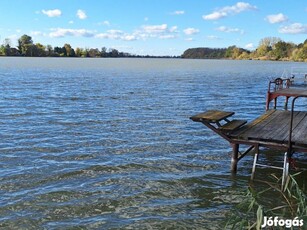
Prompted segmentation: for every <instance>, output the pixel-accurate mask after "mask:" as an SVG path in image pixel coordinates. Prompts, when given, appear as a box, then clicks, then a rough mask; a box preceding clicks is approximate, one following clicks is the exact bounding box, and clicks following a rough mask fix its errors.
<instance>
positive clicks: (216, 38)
mask: <svg viewBox="0 0 307 230" xmlns="http://www.w3.org/2000/svg"><path fill="white" fill-rule="evenodd" d="M207 39H209V40H218V39H220V38H219V37H218V36H215V35H208V36H207Z"/></svg>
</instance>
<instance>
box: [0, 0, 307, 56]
mask: <svg viewBox="0 0 307 230" xmlns="http://www.w3.org/2000/svg"><path fill="white" fill-rule="evenodd" d="M0 21H1V23H0V41H1V43H2V41H3V40H4V39H5V38H10V39H11V41H12V45H13V46H16V45H17V39H18V38H19V37H21V36H22V35H23V34H27V35H30V36H31V37H32V38H33V41H34V43H38V42H39V43H42V44H44V45H47V44H50V45H52V46H63V45H64V44H65V43H69V44H71V46H72V47H73V48H76V47H81V48H99V49H100V48H101V47H107V48H116V49H118V50H120V51H124V52H129V53H132V54H150V55H180V54H182V53H183V51H184V50H185V49H187V48H191V47H212V48H222V47H228V46H230V45H236V46H239V47H242V48H247V49H251V50H253V49H255V48H256V47H257V46H258V44H259V41H260V40H261V39H262V38H264V37H279V38H281V39H282V40H284V41H289V42H290V41H291V42H294V43H297V44H298V43H301V42H303V41H304V40H305V39H307V1H306V0H295V1H294V0H292V1H291V0H270V1H269V0H268V1H265V0H261V1H256V0H253V1H249V0H246V1H232V0H219V1H213V0H1V8H0Z"/></svg>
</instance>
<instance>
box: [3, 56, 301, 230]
mask: <svg viewBox="0 0 307 230" xmlns="http://www.w3.org/2000/svg"><path fill="white" fill-rule="evenodd" d="M303 66H306V63H291V62H269V61H266V62H262V61H228V60H181V59H69V58H67V59H61V58H0V80H1V84H0V136H1V141H0V227H2V228H4V229H20V228H23V229H67V228H72V229H82V228H89V229H221V228H222V227H223V226H224V224H225V223H226V221H227V220H226V219H227V218H226V216H227V215H228V214H229V213H231V211H232V209H233V208H234V206H235V205H236V204H237V203H238V202H239V201H240V200H241V199H242V196H243V195H244V193H245V191H246V188H247V187H248V184H249V178H250V172H251V165H252V156H246V157H245V158H244V159H243V160H242V161H240V163H239V165H238V167H239V169H238V173H237V175H236V176H232V175H231V173H230V156H231V148H230V146H229V144H228V143H227V142H226V141H224V140H223V139H221V138H220V137H219V136H217V135H215V134H214V133H213V132H212V131H210V130H208V129H207V128H206V127H205V126H203V125H201V124H200V123H195V122H192V121H191V120H189V117H190V116H191V115H194V114H196V113H199V112H203V111H205V110H208V109H223V110H226V111H227V110H228V111H234V112H236V118H241V119H247V120H248V121H251V120H252V119H254V118H256V117H257V116H258V115H260V114H261V113H263V112H264V110H265V96H266V90H267V86H268V79H272V78H275V77H278V76H280V75H281V74H282V72H283V70H285V69H286V70H290V68H291V67H303ZM272 158H273V160H274V161H277V162H281V161H282V154H280V153H276V154H272V155H271V158H270V160H272ZM301 158H303V159H305V162H306V156H304V155H301ZM303 166H305V167H306V163H305V165H304V164H303ZM272 172H274V173H276V174H277V175H279V174H280V172H279V171H277V172H276V170H269V169H259V170H258V171H257V174H256V177H258V178H267V177H268V174H269V173H272ZM305 175H306V174H305ZM305 178H306V176H305ZM255 183H257V182H255ZM259 186H260V185H259ZM268 199H271V200H273V199H274V198H273V197H269V198H268ZM74 227H75V228H74Z"/></svg>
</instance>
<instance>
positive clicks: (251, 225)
mask: <svg viewBox="0 0 307 230" xmlns="http://www.w3.org/2000/svg"><path fill="white" fill-rule="evenodd" d="M298 174H299V173H297V174H295V175H290V176H289V178H288V180H287V182H286V185H285V187H284V189H281V188H280V180H281V179H279V178H277V177H276V176H275V175H272V176H273V178H274V180H276V181H277V183H271V182H264V183H265V184H266V188H265V189H264V190H262V191H256V189H255V188H253V187H252V185H250V186H249V187H248V190H247V192H246V195H245V197H244V199H243V200H242V201H241V202H240V203H239V204H238V205H237V206H236V208H235V210H233V212H232V214H231V215H230V216H229V217H228V222H227V223H226V226H225V229H261V226H263V225H265V224H266V223H264V222H266V221H267V220H268V218H270V219H269V221H271V223H273V226H272V225H271V226H269V227H267V228H265V229H285V226H286V223H290V220H291V223H292V224H291V225H290V224H289V225H288V226H287V228H288V229H307V205H306V202H307V197H306V194H305V193H304V191H303V190H302V189H301V188H300V186H299V185H298V183H297V181H296V180H295V177H296V176H297V175H298ZM268 192H269V193H273V194H274V195H275V194H276V197H278V200H279V203H278V204H277V205H276V204H274V205H272V204H265V200H266V193H268ZM276 203H277V202H276ZM264 219H265V221H264ZM269 221H267V222H269ZM276 223H277V224H276ZM280 223H281V224H280ZM278 224H279V226H278ZM281 225H283V226H281ZM304 227H306V228H304Z"/></svg>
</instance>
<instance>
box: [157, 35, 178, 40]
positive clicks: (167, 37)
mask: <svg viewBox="0 0 307 230" xmlns="http://www.w3.org/2000/svg"><path fill="white" fill-rule="evenodd" d="M159 38H161V39H173V38H176V36H175V35H174V34H165V35H161V36H159Z"/></svg>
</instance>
